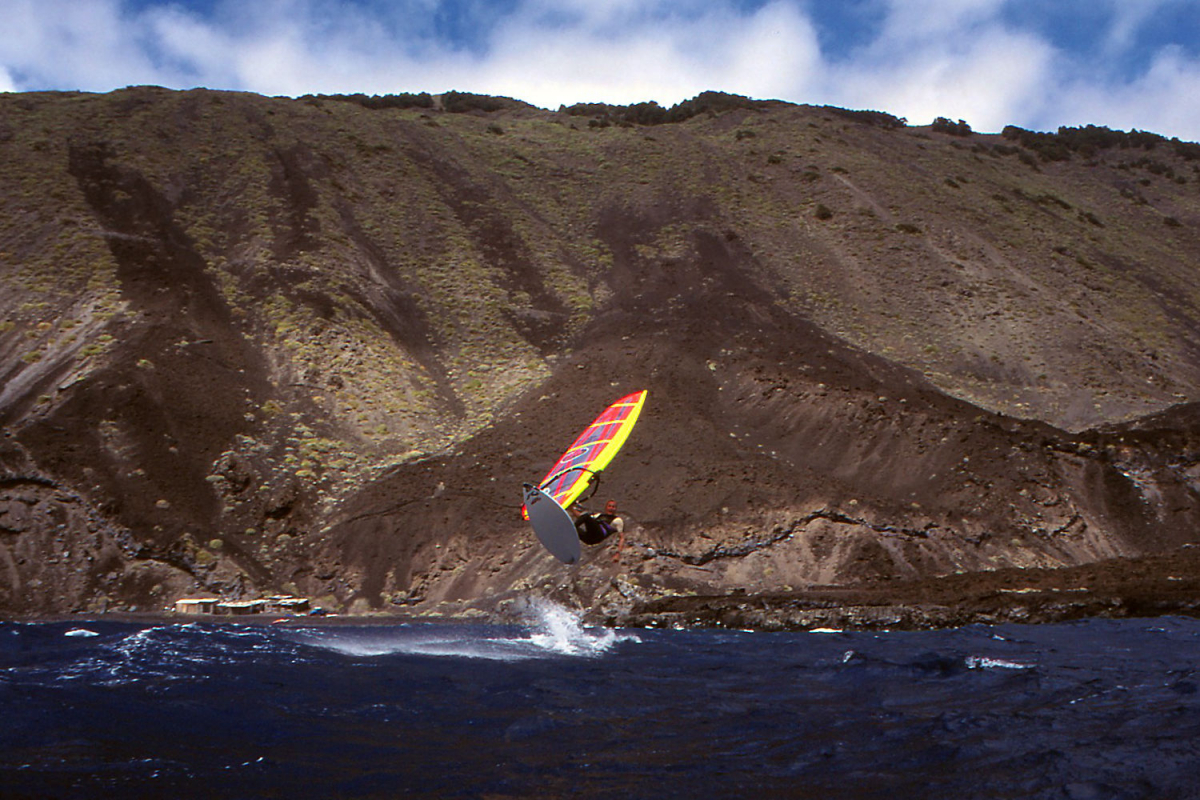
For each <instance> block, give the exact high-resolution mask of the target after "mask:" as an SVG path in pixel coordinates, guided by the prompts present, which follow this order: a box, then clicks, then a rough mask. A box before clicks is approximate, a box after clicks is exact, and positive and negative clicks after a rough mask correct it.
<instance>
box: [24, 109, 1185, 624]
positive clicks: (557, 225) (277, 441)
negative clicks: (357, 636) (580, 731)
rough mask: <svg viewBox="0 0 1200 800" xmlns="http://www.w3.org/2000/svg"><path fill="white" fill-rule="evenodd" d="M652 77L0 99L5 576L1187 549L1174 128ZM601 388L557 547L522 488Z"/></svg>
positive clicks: (512, 581)
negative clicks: (579, 102) (955, 113)
mask: <svg viewBox="0 0 1200 800" xmlns="http://www.w3.org/2000/svg"><path fill="white" fill-rule="evenodd" d="M655 108H657V107H654V108H648V107H631V108H617V107H610V106H579V107H574V108H571V109H561V110H559V111H557V112H551V111H545V110H541V109H536V108H533V107H530V106H526V105H524V104H521V103H518V102H516V101H510V100H505V99H502V98H482V97H477V96H473V95H461V94H450V95H444V96H441V97H429V96H428V95H425V96H417V95H414V96H403V97H396V98H390V99H381V98H363V97H308V98H300V99H287V98H266V97H260V96H255V95H248V94H238V93H227V92H211V91H200V90H197V91H191V92H172V91H167V90H163V89H155V88H133V89H128V90H125V91H120V92H114V93H111V94H107V95H87V94H51V93H45V94H42V93H39V94H11V95H0V286H2V287H3V291H2V292H0V425H2V426H3V439H2V440H0V612H3V613H8V614H29V613H61V612H70V611H92V612H95V611H102V610H151V609H154V610H160V609H162V608H163V607H164V606H168V605H170V604H171V603H173V601H174V600H175V599H177V598H179V597H182V596H184V595H188V594H192V593H195V592H197V591H205V592H210V593H213V594H216V595H219V596H221V597H226V598H230V599H237V598H241V597H248V596H256V595H259V594H269V593H274V592H287V593H292V594H298V595H303V596H306V597H310V598H312V599H313V600H314V602H315V603H317V604H320V605H322V606H324V607H327V608H331V609H338V610H344V611H352V612H368V611H384V610H403V611H405V612H417V613H420V612H426V611H428V612H435V611H446V612H453V613H469V612H472V610H474V611H475V612H483V613H491V612H495V611H497V610H499V611H503V609H504V608H505V607H506V606H507V605H508V604H510V603H513V602H517V601H518V600H519V598H522V597H524V596H527V595H529V594H540V595H549V596H554V597H556V598H558V599H561V600H563V601H565V602H568V603H571V604H574V605H578V606H582V607H585V608H588V609H590V613H591V614H592V616H593V618H595V619H597V620H603V621H606V622H609V623H612V624H651V623H652V622H653V621H654V620H659V621H663V622H664V624H698V623H699V624H703V623H705V622H706V621H708V622H711V621H713V620H716V619H722V618H724V617H722V614H726V612H727V611H728V609H736V608H739V607H750V606H748V605H747V601H746V599H745V598H746V597H753V598H758V599H759V600H761V602H760V605H762V603H765V604H766V606H769V607H771V608H788V609H792V611H788V612H787V614H792V612H793V611H795V612H796V613H795V614H792V616H791V617H787V618H786V619H785V618H784V617H786V614H784V615H783V616H780V614H775V615H774V616H773V617H772V619H774V620H775V622H771V621H769V620H767V619H766V618H760V619H759V621H758V622H757V623H755V622H754V620H753V619H752V617H753V615H746V614H743V615H742V616H736V615H735V616H729V617H728V618H727V619H726V622H727V623H729V624H747V625H751V624H754V625H760V626H765V627H770V626H771V625H773V624H786V625H796V626H804V625H818V624H827V623H828V624H831V623H830V620H829V618H827V617H820V615H816V616H812V615H810V616H807V617H806V616H804V615H803V614H800V613H799V610H803V608H811V607H813V606H812V604H813V603H816V604H818V605H821V606H822V607H848V606H853V605H854V604H855V603H858V604H859V605H862V604H863V603H867V602H868V600H870V598H875V600H873V601H871V602H880V603H882V602H884V601H885V600H886V599H887V598H888V597H889V596H891V597H893V598H906V597H907V598H910V599H909V600H907V601H903V600H901V601H897V602H902V603H907V605H908V607H914V606H915V605H919V601H918V600H917V599H913V598H916V597H917V595H914V594H911V592H912V591H915V590H913V588H912V587H914V586H925V587H926V589H925V590H922V591H926V592H927V594H926V596H928V597H932V596H933V595H934V594H936V595H937V596H938V597H942V598H946V603H948V604H950V605H953V603H954V600H953V598H954V597H956V596H957V597H960V598H961V594H959V595H956V594H955V592H956V591H959V590H958V589H953V590H952V589H947V588H946V587H947V586H957V585H958V584H953V582H954V581H959V582H960V583H961V582H965V583H967V584H970V583H971V581H972V580H977V581H978V583H977V584H976V585H977V586H985V585H992V586H993V587H994V588H995V591H993V592H992V595H990V596H994V597H1007V598H1009V600H1011V602H1008V601H1006V603H1007V605H1004V607H1005V608H1009V609H1012V608H1018V607H1019V606H1020V605H1021V604H1020V603H1019V602H1017V601H1018V600H1019V599H1020V598H1022V597H1026V598H1027V595H1030V594H1034V593H1036V592H1041V591H1043V589H1044V591H1046V592H1049V591H1051V589H1053V588H1056V586H1052V585H1051V584H1053V579H1052V578H1046V577H1043V576H1047V575H1049V576H1059V577H1062V576H1067V575H1084V574H1085V573H1079V572H1070V570H1080V569H1089V568H1092V567H1093V566H1094V567H1095V568H1096V569H1100V570H1102V576H1101V573H1096V574H1095V575H1093V577H1092V578H1091V579H1090V580H1092V582H1093V583H1097V584H1104V585H1108V586H1119V587H1130V586H1156V587H1160V589H1161V591H1159V590H1155V592H1154V594H1155V596H1160V597H1167V596H1168V595H1171V594H1172V593H1171V589H1172V586H1173V585H1174V584H1168V583H1166V581H1167V579H1168V578H1174V579H1176V581H1175V583H1185V584H1186V585H1188V586H1190V585H1191V583H1188V582H1189V581H1192V580H1193V579H1194V576H1195V575H1200V571H1197V570H1195V569H1193V566H1192V565H1193V561H1195V559H1194V558H1193V557H1192V556H1191V549H1190V548H1189V545H1193V544H1197V543H1200V524H1198V523H1200V506H1198V503H1197V489H1198V488H1200V407H1198V406H1197V405H1195V404H1194V401H1196V400H1200V296H1198V292H1200V288H1198V287H1200V283H1198V282H1197V281H1196V280H1195V277H1196V273H1197V268H1198V267H1200V192H1198V189H1197V187H1198V186H1200V152H1198V151H1200V148H1198V147H1197V146H1196V145H1192V144H1189V143H1183V142H1178V141H1173V140H1166V139H1163V138H1162V137H1156V136H1153V135H1152V134H1144V133H1138V132H1134V133H1130V134H1122V133H1120V132H1112V131H1106V130H1104V129H1074V130H1067V131H1060V132H1059V133H1057V134H1035V133H1032V132H1028V131H1020V130H1017V129H1008V130H1006V131H1005V132H1004V133H1003V134H986V135H985V134H977V133H973V132H971V131H970V130H969V128H968V127H966V126H964V125H951V126H945V125H935V126H934V127H933V128H928V127H926V128H917V127H909V126H907V125H905V124H904V122H903V121H902V120H898V119H896V118H894V117H891V116H889V115H887V114H885V113H880V112H848V111H845V110H841V109H831V108H818V107H810V106H795V105H790V104H785V103H779V102H763V101H750V100H746V99H745V98H737V97H733V96H729V95H717V94H709V95H701V96H700V97H698V98H696V99H695V100H694V101H689V104H681V107H677V109H673V110H663V109H658V110H657V111H655V110H654V109H655ZM659 112H661V113H659ZM636 389H647V390H649V400H648V403H647V406H646V409H645V411H644V413H643V417H642V420H641V421H640V422H639V424H638V427H637V429H636V431H635V432H634V435H633V437H632V438H631V439H630V441H629V443H628V444H627V446H626V448H625V450H624V451H623V452H622V454H621V455H619V456H618V458H617V460H616V461H615V462H614V464H613V465H612V467H611V468H610V469H609V470H608V472H607V473H606V474H605V476H604V478H603V482H602V485H601V487H600V496H599V498H598V499H603V498H607V497H613V498H615V499H617V500H618V501H619V503H620V506H621V509H622V512H623V513H624V515H625V518H626V521H627V524H626V529H627V531H628V532H629V538H630V542H631V543H630V546H629V547H628V548H627V550H626V552H625V553H624V554H622V557H621V558H620V559H619V560H618V561H615V562H614V561H613V559H612V558H611V556H612V555H613V550H614V546H613V545H605V546H603V547H601V548H597V549H596V550H593V551H589V554H588V555H587V557H585V560H584V563H583V564H581V565H579V566H577V567H573V568H567V567H565V566H563V565H561V564H559V563H557V562H556V561H554V560H553V559H552V558H551V557H550V556H549V555H548V554H546V553H545V552H544V551H542V550H541V548H540V547H539V546H538V545H537V543H536V540H535V539H534V538H533V536H532V533H531V532H530V531H529V529H528V527H527V526H526V525H525V523H523V522H522V520H521V518H520V514H519V510H518V509H519V504H520V485H521V483H522V482H523V481H527V480H535V479H537V478H538V477H540V476H541V475H542V474H543V473H544V471H545V470H546V469H547V468H548V466H549V464H550V463H552V462H553V460H554V459H555V458H556V457H557V456H558V454H559V452H560V451H561V449H562V448H563V447H565V446H566V445H567V444H568V443H569V442H570V441H571V440H572V438H573V437H574V436H575V435H576V434H577V433H578V430H579V429H580V428H581V427H582V426H583V425H585V424H586V423H587V422H588V421H589V420H590V419H592V417H594V416H595V414H596V413H598V412H599V411H600V410H601V409H602V408H603V407H604V406H605V405H606V404H607V403H608V402H610V401H611V400H613V399H615V398H617V397H620V396H621V395H623V394H625V393H628V392H630V391H633V390H636ZM1148 565H1149V566H1148ZM1061 570H1067V571H1061ZM1168 573H1169V574H1168ZM1086 574H1087V575H1091V574H1092V573H1086ZM1035 578H1036V581H1038V583H1037V584H1036V585H1033V584H1029V581H1031V580H1035ZM1081 580H1082V579H1081ZM947 581H950V582H951V583H947ZM989 581H991V582H993V583H991V584H989V583H988V582H989ZM996 581H999V582H998V583H995V582H996ZM1047 581H1049V583H1047ZM1086 582H1087V581H1086V580H1084V581H1083V583H1086ZM1077 583H1078V582H1077ZM1071 588H1085V587H1081V586H1079V585H1075V586H1066V585H1065V584H1064V585H1063V586H1058V587H1057V589H1058V590H1059V591H1066V590H1067V589H1071ZM1001 589H1003V590H1004V591H1001ZM1024 589H1030V590H1031V591H1030V592H1027V593H1025V594H1019V593H1018V592H1019V591H1022V590H1024ZM846 591H853V592H858V593H859V594H856V595H854V596H853V597H851V596H850V595H845V594H838V592H846ZM1120 591H1122V592H1126V589H1121V590H1120ZM1138 591H1141V590H1138ZM1129 592H1133V594H1137V592H1136V591H1134V590H1133V589H1129V590H1128V592H1126V594H1129ZM814 593H816V594H814ZM822 593H824V594H822ZM929 593H933V594H929ZM1143 594H1144V593H1143ZM1143 594H1138V596H1139V597H1142V596H1143ZM817 595H821V596H819V597H818V596H817ZM1130 596H1132V595H1130ZM1172 596H1173V595H1172ZM1027 599H1028V598H1027ZM889 602H890V601H889ZM997 602H999V601H997ZM706 603H707V606H704V604H706ZM806 604H807V605H806ZM751 605H752V604H751ZM1026 605H1028V604H1026ZM701 606H704V608H707V611H705V610H703V609H701V608H700V607H701ZM1152 606H1153V604H1152V603H1150V604H1148V605H1141V606H1138V605H1137V603H1134V604H1133V606H1132V607H1135V608H1151V607H1152ZM947 607H949V606H947ZM1122 607H1123V608H1128V607H1129V606H1128V604H1127V605H1126V606H1122ZM1173 608H1175V610H1182V611H1183V612H1185V613H1186V611H1187V608H1186V603H1183V601H1182V600H1180V604H1177V605H1176V606H1175V607H1173ZM698 609H699V610H698ZM781 613H782V612H781ZM939 613H940V612H939ZM996 613H1000V612H999V611H997V612H996ZM1005 613H1007V612H1005ZM1063 613H1068V612H1063ZM1080 613H1099V611H1098V610H1097V609H1094V608H1093V609H1092V610H1091V611H1087V610H1086V609H1085V610H1084V611H1081V612H1080ZM689 615H690V616H689ZM1035 616H1036V615H1035ZM781 620H782V621H781ZM788 620H791V621H788ZM806 620H807V621H806ZM843 621H844V620H843ZM851 622H853V620H851ZM935 622H936V620H934V621H932V622H929V623H928V624H934V623H935Z"/></svg>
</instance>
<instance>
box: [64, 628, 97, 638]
mask: <svg viewBox="0 0 1200 800" xmlns="http://www.w3.org/2000/svg"><path fill="white" fill-rule="evenodd" d="M99 635H100V634H98V633H96V632H95V631H89V630H88V629H87V628H72V629H71V630H69V631H67V632H66V633H64V634H63V636H72V637H78V638H83V639H90V638H91V637H93V636H99Z"/></svg>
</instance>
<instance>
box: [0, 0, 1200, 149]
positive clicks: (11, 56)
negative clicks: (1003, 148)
mask: <svg viewBox="0 0 1200 800" xmlns="http://www.w3.org/2000/svg"><path fill="white" fill-rule="evenodd" d="M809 2H811V0H770V2H768V3H766V4H765V5H762V6H760V7H758V8H756V9H747V8H745V7H744V5H742V4H741V3H740V2H738V0H516V3H515V5H514V6H512V7H508V8H498V7H497V6H495V5H494V4H489V3H488V2H486V0H457V2H456V4H455V10H456V12H457V13H458V14H459V18H458V20H457V25H458V27H459V29H460V30H467V31H469V32H470V33H471V36H470V40H469V41H467V42H464V41H460V40H459V41H456V40H451V39H447V38H445V37H440V36H438V35H437V31H438V28H439V24H440V23H441V22H442V21H443V20H442V18H441V17H440V16H438V15H439V14H440V13H442V12H444V11H445V10H446V7H445V3H444V2H442V0H399V1H398V2H388V1H386V0H370V1H369V2H368V0H256V1H255V2H254V3H245V2H244V1H243V0H220V1H219V2H218V4H217V5H216V7H215V10H214V11H212V12H211V13H206V14H204V15H201V14H200V13H199V12H196V11H193V10H189V8H188V7H187V6H186V4H185V5H180V4H178V3H177V2H167V1H166V0H163V2H161V3H157V4H155V5H150V6H133V5H131V4H130V2H129V0H88V2H73V1H72V0H3V5H4V12H5V25H4V27H3V29H0V89H9V90H32V89H43V88H58V89H85V90H91V91H107V90H110V89H115V88H120V87H122V86H125V85H129V84H137V83H157V84H162V85H165V86H172V87H176V88H188V87H191V86H209V87H213V88H228V89H243V90H249V91H255V92H261V93H263V94H289V95H299V94H307V93H321V92H358V91H361V92H367V93H380V94H382V93H389V92H403V91H430V92H440V91H445V90H448V89H460V90H464V91H476V92H486V93H492V94H503V95H508V96H512V97H517V98H520V99H523V100H526V101H529V102H532V103H534V104H537V105H541V106H544V107H549V108H555V107H557V106H558V105H559V104H562V103H567V104H570V103H574V102H584V101H606V102H614V103H632V102H641V101H645V100H657V101H658V102H659V103H661V104H663V105H670V104H672V103H675V102H678V101H680V100H683V99H686V98H688V97H692V96H694V95H695V94H697V93H699V92H701V91H705V90H708V89H716V90H722V91H729V92H736V93H739V94H747V95H750V96H753V97H763V98H780V99H785V100H792V101H794V102H800V103H828V104H832V105H840V106H846V107H851V108H872V109H876V110H880V111H887V112H890V113H893V114H896V115H899V116H904V117H907V118H908V119H909V120H910V121H911V122H913V123H914V124H921V123H928V122H929V121H931V120H932V119H933V118H934V117H935V116H947V117H951V118H952V119H959V118H961V119H965V120H967V121H968V122H969V123H970V124H971V125H972V127H974V128H975V129H976V130H999V129H1000V128H1001V127H1003V126H1004V125H1006V124H1009V123H1012V124H1018V125H1024V126H1026V127H1038V128H1042V129H1046V128H1050V129H1053V128H1055V127H1057V126H1058V125H1059V124H1083V123H1085V122H1094V123H1096V124H1102V125H1109V126H1110V127H1124V128H1128V127H1139V128H1143V129H1149V130H1157V131H1159V132H1162V133H1166V134H1168V135H1178V136H1181V137H1183V138H1190V139H1198V138H1200V111H1197V112H1193V111H1192V110H1191V109H1190V108H1189V107H1188V104H1187V102H1186V98H1189V97H1194V96H1196V92H1197V90H1198V89H1200V64H1198V63H1197V62H1196V60H1194V59H1190V58H1189V57H1188V56H1187V55H1186V54H1185V53H1183V52H1181V51H1179V50H1177V49H1175V50H1172V49H1164V50H1162V51H1161V52H1159V53H1157V54H1156V55H1155V56H1153V57H1152V58H1150V59H1149V60H1147V59H1141V63H1150V64H1151V66H1150V67H1149V68H1148V69H1147V70H1145V71H1144V72H1143V73H1142V74H1139V75H1133V76H1129V75H1126V76H1125V77H1123V78H1114V76H1113V74H1112V70H1111V69H1109V70H1100V69H1095V64H1087V63H1079V62H1073V61H1072V60H1071V58H1072V57H1073V56H1071V55H1070V54H1069V53H1067V52H1065V51H1063V50H1060V49H1056V48H1055V47H1054V46H1053V45H1052V44H1051V43H1050V42H1049V41H1048V40H1047V39H1046V38H1044V37H1043V36H1040V35H1038V34H1037V33H1035V32H1034V30H1035V29H1034V28H1033V27H1031V26H1029V25H1022V23H1021V22H1020V20H1015V21H1014V19H1013V17H1012V14H1011V13H1008V14H1006V12H1011V10H1012V8H1013V5H1012V4H1013V2H1015V0H871V1H870V2H864V4H863V5H862V6H860V7H859V9H860V11H862V13H867V12H874V13H875V14H876V15H877V16H876V17H875V22H877V23H878V25H877V27H876V28H874V29H873V30H875V31H877V32H876V33H875V34H874V35H873V37H872V38H871V40H870V41H867V42H865V43H862V44H860V45H859V46H858V47H857V48H856V49H854V50H853V51H851V52H849V53H848V54H839V55H838V57H837V59H836V60H834V59H833V58H832V57H830V56H829V55H827V54H823V53H822V52H821V50H820V47H819V43H818V42H819V40H818V36H817V30H816V28H815V25H814V22H813V19H812V17H811V16H810V15H809V13H808V11H809V10H810V9H811V8H812V6H810V5H809ZM1022 2H1024V0H1022ZM1169 2H1170V0H1142V2H1138V3H1129V2H1124V0H1108V4H1107V5H1100V6H1098V8H1099V10H1098V11H1095V12H1094V13H1096V14H1099V15H1102V16H1098V17H1096V19H1108V20H1109V25H1108V27H1107V29H1106V30H1105V31H1104V33H1103V34H1101V38H1100V39H1098V40H1097V43H1096V44H1097V46H1096V47H1095V48H1092V49H1091V52H1092V54H1093V55H1094V54H1095V53H1097V52H1102V53H1106V54H1109V55H1110V56H1112V55H1117V54H1128V53H1130V52H1136V50H1134V49H1133V48H1136V47H1139V46H1144V43H1142V42H1141V40H1142V39H1143V38H1144V32H1145V30H1147V29H1148V28H1147V26H1146V22H1147V21H1148V20H1149V19H1150V18H1151V17H1152V16H1153V14H1154V13H1155V12H1156V11H1157V10H1160V9H1161V7H1163V6H1164V5H1166V4H1168V3H1169ZM139 8H140V10H139ZM1022 8H1024V9H1026V10H1029V9H1032V8H1034V7H1033V6H1030V5H1029V4H1028V3H1025V5H1023V6H1022ZM1079 8H1080V9H1081V12H1080V13H1088V12H1087V11H1086V9H1087V8H1088V7H1086V6H1084V5H1082V4H1081V5H1080V6H1079ZM1137 61H1138V59H1126V60H1125V62H1124V63H1135V62H1137ZM1113 63H1117V59H1115V58H1114V59H1113Z"/></svg>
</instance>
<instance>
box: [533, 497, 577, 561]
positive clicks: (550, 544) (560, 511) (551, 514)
mask: <svg viewBox="0 0 1200 800" xmlns="http://www.w3.org/2000/svg"><path fill="white" fill-rule="evenodd" d="M525 508H526V510H527V511H528V512H529V523H530V524H531V525H533V532H534V533H535V534H537V537H538V541H539V542H541V543H542V546H543V547H545V548H546V549H547V550H549V551H550V554H551V555H552V556H554V557H555V558H557V559H558V560H559V561H561V562H563V563H564V564H574V563H576V562H578V561H579V556H580V553H581V552H582V549H581V548H580V546H579V534H578V533H576V532H575V523H574V522H573V521H572V520H571V515H570V514H568V513H567V511H566V509H564V508H563V507H562V506H560V505H559V504H558V503H556V502H555V501H554V498H553V497H551V496H550V495H548V494H546V493H545V492H543V491H542V490H541V489H539V488H537V487H536V486H534V485H533V484H530V483H527V484H525Z"/></svg>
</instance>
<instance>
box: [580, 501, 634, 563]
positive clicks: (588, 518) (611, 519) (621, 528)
mask: <svg viewBox="0 0 1200 800" xmlns="http://www.w3.org/2000/svg"><path fill="white" fill-rule="evenodd" d="M572 510H574V511H575V513H576V514H577V515H578V516H576V517H575V530H576V532H577V533H578V534H579V541H581V542H583V543H584V544H600V543H601V542H603V541H604V540H605V539H607V538H608V537H610V536H612V535H613V534H614V533H615V534H617V535H618V536H619V538H618V539H617V552H615V553H613V561H618V560H619V559H620V558H621V553H622V552H623V551H624V550H625V520H623V519H621V518H620V517H619V516H617V501H616V500H609V501H608V502H607V503H605V504H604V513H603V514H592V513H590V512H588V511H585V510H584V509H583V506H581V505H579V504H578V503H576V504H575V505H574V506H573V507H572Z"/></svg>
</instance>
